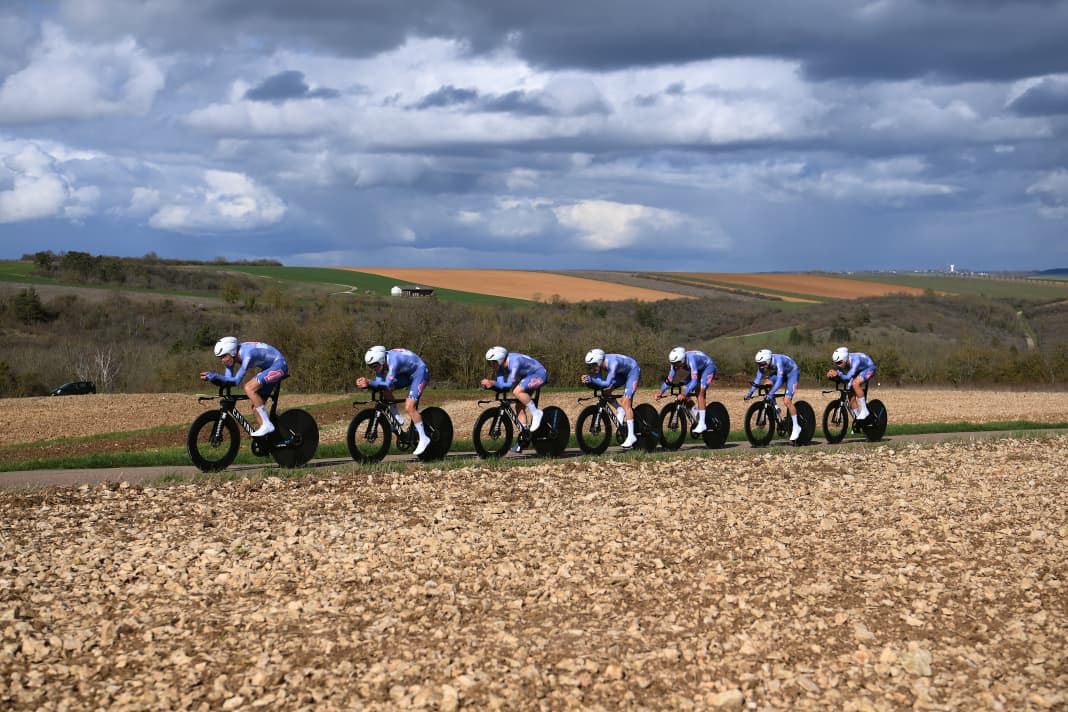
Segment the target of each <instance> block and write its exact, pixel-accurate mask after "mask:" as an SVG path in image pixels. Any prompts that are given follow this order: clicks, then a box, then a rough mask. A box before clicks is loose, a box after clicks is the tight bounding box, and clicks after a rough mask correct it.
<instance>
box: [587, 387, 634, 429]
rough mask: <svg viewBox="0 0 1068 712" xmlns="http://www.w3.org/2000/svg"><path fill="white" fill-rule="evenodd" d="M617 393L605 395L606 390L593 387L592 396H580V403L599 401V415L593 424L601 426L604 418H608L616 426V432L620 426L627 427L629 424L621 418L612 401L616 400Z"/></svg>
mask: <svg viewBox="0 0 1068 712" xmlns="http://www.w3.org/2000/svg"><path fill="white" fill-rule="evenodd" d="M616 398H617V396H615V395H605V394H604V391H603V390H602V389H600V388H594V389H593V395H592V396H586V397H585V398H579V399H578V402H579V403H585V402H586V401H591V400H596V401H597V415H596V416H595V417H594V420H593V424H594V425H597V426H599V425H600V424H601V419H602V418H608V422H609V423H611V425H612V426H613V427H615V428H616V432H619V429H620V428H624V429H625V428H626V427H627V426H626V425H625V424H624V423H622V422H621V421H620V420H619V416H618V415H617V413H616V408H615V406H613V405H612V402H613V401H614V400H616Z"/></svg>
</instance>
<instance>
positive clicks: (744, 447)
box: [0, 429, 1068, 488]
mask: <svg viewBox="0 0 1068 712" xmlns="http://www.w3.org/2000/svg"><path fill="white" fill-rule="evenodd" d="M1020 432H1021V431H1015V430H996V431H982V432H967V433H929V434H924V435H895V436H893V437H885V438H883V440H882V441H881V443H868V441H867V440H865V439H864V438H859V437H848V438H846V439H845V440H844V441H842V442H841V443H839V444H838V445H830V444H828V443H827V442H826V441H825V440H823V439H821V438H817V439H815V440H813V441H812V443H811V444H810V445H807V446H806V447H805V449H811V448H818V449H825V448H842V447H846V448H860V447H862V446H864V445H876V444H900V443H904V442H942V441H946V440H978V439H986V438H998V437H1005V436H1009V435H1014V434H1019V433H1020ZM1024 432H1039V433H1042V434H1050V435H1053V434H1064V433H1068V429H1049V430H1041V431H1024ZM780 445H781V446H788V443H787V441H785V440H782V441H779V440H776V441H773V442H772V447H775V446H780ZM697 450H700V451H702V452H705V453H710V454H728V453H742V452H753V451H754V449H753V448H751V447H750V446H749V444H748V443H745V442H729V443H727V444H726V446H724V447H723V448H721V449H719V450H708V449H707V448H705V447H704V446H703V445H701V444H700V443H699V442H697V441H693V442H692V443H691V442H688V443H687V444H686V445H683V447H682V448H681V450H680V452H688V451H697ZM613 452H615V453H621V452H622V448H619V447H613V448H611V449H609V451H608V452H607V453H606V455H608V454H611V453H613ZM658 452H664V451H662V450H661V451H658ZM757 452H759V450H757ZM580 455H582V453H581V452H580V451H579V450H577V449H569V450H567V451H565V452H564V454H563V456H562V457H564V458H568V457H579V456H580ZM506 457H507V459H509V460H511V459H530V460H533V459H536V458H538V457H539V456H538V455H537V453H534V451H533V450H531V451H529V452H528V453H521V454H515V453H509V454H508V455H507V456H506ZM460 458H466V459H468V460H471V461H472V464H474V463H475V462H477V459H476V458H475V453H474V452H457V453H450V454H449V455H448V459H449V460H453V459H460ZM385 461H386V462H410V463H412V464H415V463H417V462H418V461H417V460H416V459H415V458H414V457H412V456H410V455H390V456H388V457H387V458H386V460H385ZM276 467H277V465H275V464H274V463H273V462H269V461H267V460H265V461H264V464H248V465H234V466H232V467H230V468H229V469H228V470H227V472H229V473H241V472H249V473H250V474H251V473H259V472H262V471H263V470H264V469H267V468H276ZM308 467H309V468H311V469H313V470H316V469H323V470H345V469H349V468H351V469H353V470H356V471H358V470H359V468H360V466H359V465H357V464H356V463H354V462H353V461H352V460H349V459H338V458H327V459H316V460H312V462H311V463H310V464H309V465H308ZM198 474H200V472H199V470H197V469H196V468H195V467H193V466H192V465H186V466H180V467H105V468H98V469H87V470H26V471H22V472H0V488H24V487H44V486H61V487H69V486H76V485H83V484H95V483H99V482H129V483H131V484H132V483H136V482H147V481H152V480H158V479H160V478H162V477H167V476H175V475H177V476H180V477H185V478H192V477H194V476H196V475H198Z"/></svg>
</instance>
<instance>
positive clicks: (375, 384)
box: [369, 349, 430, 400]
mask: <svg viewBox="0 0 1068 712" xmlns="http://www.w3.org/2000/svg"><path fill="white" fill-rule="evenodd" d="M429 382H430V369H429V368H427V365H426V363H425V362H424V361H423V359H421V358H419V356H418V355H416V353H415V352H414V351H409V350H408V349H390V350H389V351H387V352H386V368H384V369H382V371H380V372H379V373H377V374H375V377H374V378H372V379H371V381H370V383H369V385H370V386H371V387H372V388H388V389H389V390H393V389H395V388H408V389H409V390H408V397H409V398H414V399H415V400H419V399H420V398H421V397H422V395H423V389H425V388H426V386H427V384H428V383H429Z"/></svg>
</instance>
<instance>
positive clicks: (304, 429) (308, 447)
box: [268, 408, 319, 468]
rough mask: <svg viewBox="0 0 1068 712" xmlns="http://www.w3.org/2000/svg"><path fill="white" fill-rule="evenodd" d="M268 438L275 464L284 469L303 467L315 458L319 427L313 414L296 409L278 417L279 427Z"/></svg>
mask: <svg viewBox="0 0 1068 712" xmlns="http://www.w3.org/2000/svg"><path fill="white" fill-rule="evenodd" d="M268 437H269V438H270V443H271V456H272V457H273V458H274V461H275V462H277V463H278V464H279V465H281V466H282V467H289V468H291V467H301V466H303V465H306V464H308V462H309V461H310V460H311V459H312V458H313V457H315V450H316V449H317V448H318V447H319V426H318V425H317V424H316V422H315V418H313V417H312V416H311V413H309V412H308V411H306V410H300V409H299V408H294V409H293V410H287V411H286V412H284V413H282V414H281V415H280V416H278V427H277V428H275V431H274V432H273V433H271V434H270V435H269V436H268Z"/></svg>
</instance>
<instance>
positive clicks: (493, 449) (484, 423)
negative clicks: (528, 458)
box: [471, 408, 513, 460]
mask: <svg viewBox="0 0 1068 712" xmlns="http://www.w3.org/2000/svg"><path fill="white" fill-rule="evenodd" d="M512 432H513V430H512V421H511V420H509V419H508V416H507V415H505V414H504V413H502V412H501V411H500V409H499V408H490V409H489V410H484V411H482V412H481V413H479V415H478V418H477V419H476V420H475V428H474V431H473V432H472V433H471V443H472V444H473V445H474V446H475V452H477V453H478V456H479V457H481V458H482V459H483V460H486V459H490V458H498V457H504V455H505V453H507V452H508V448H509V447H511V446H512Z"/></svg>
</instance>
